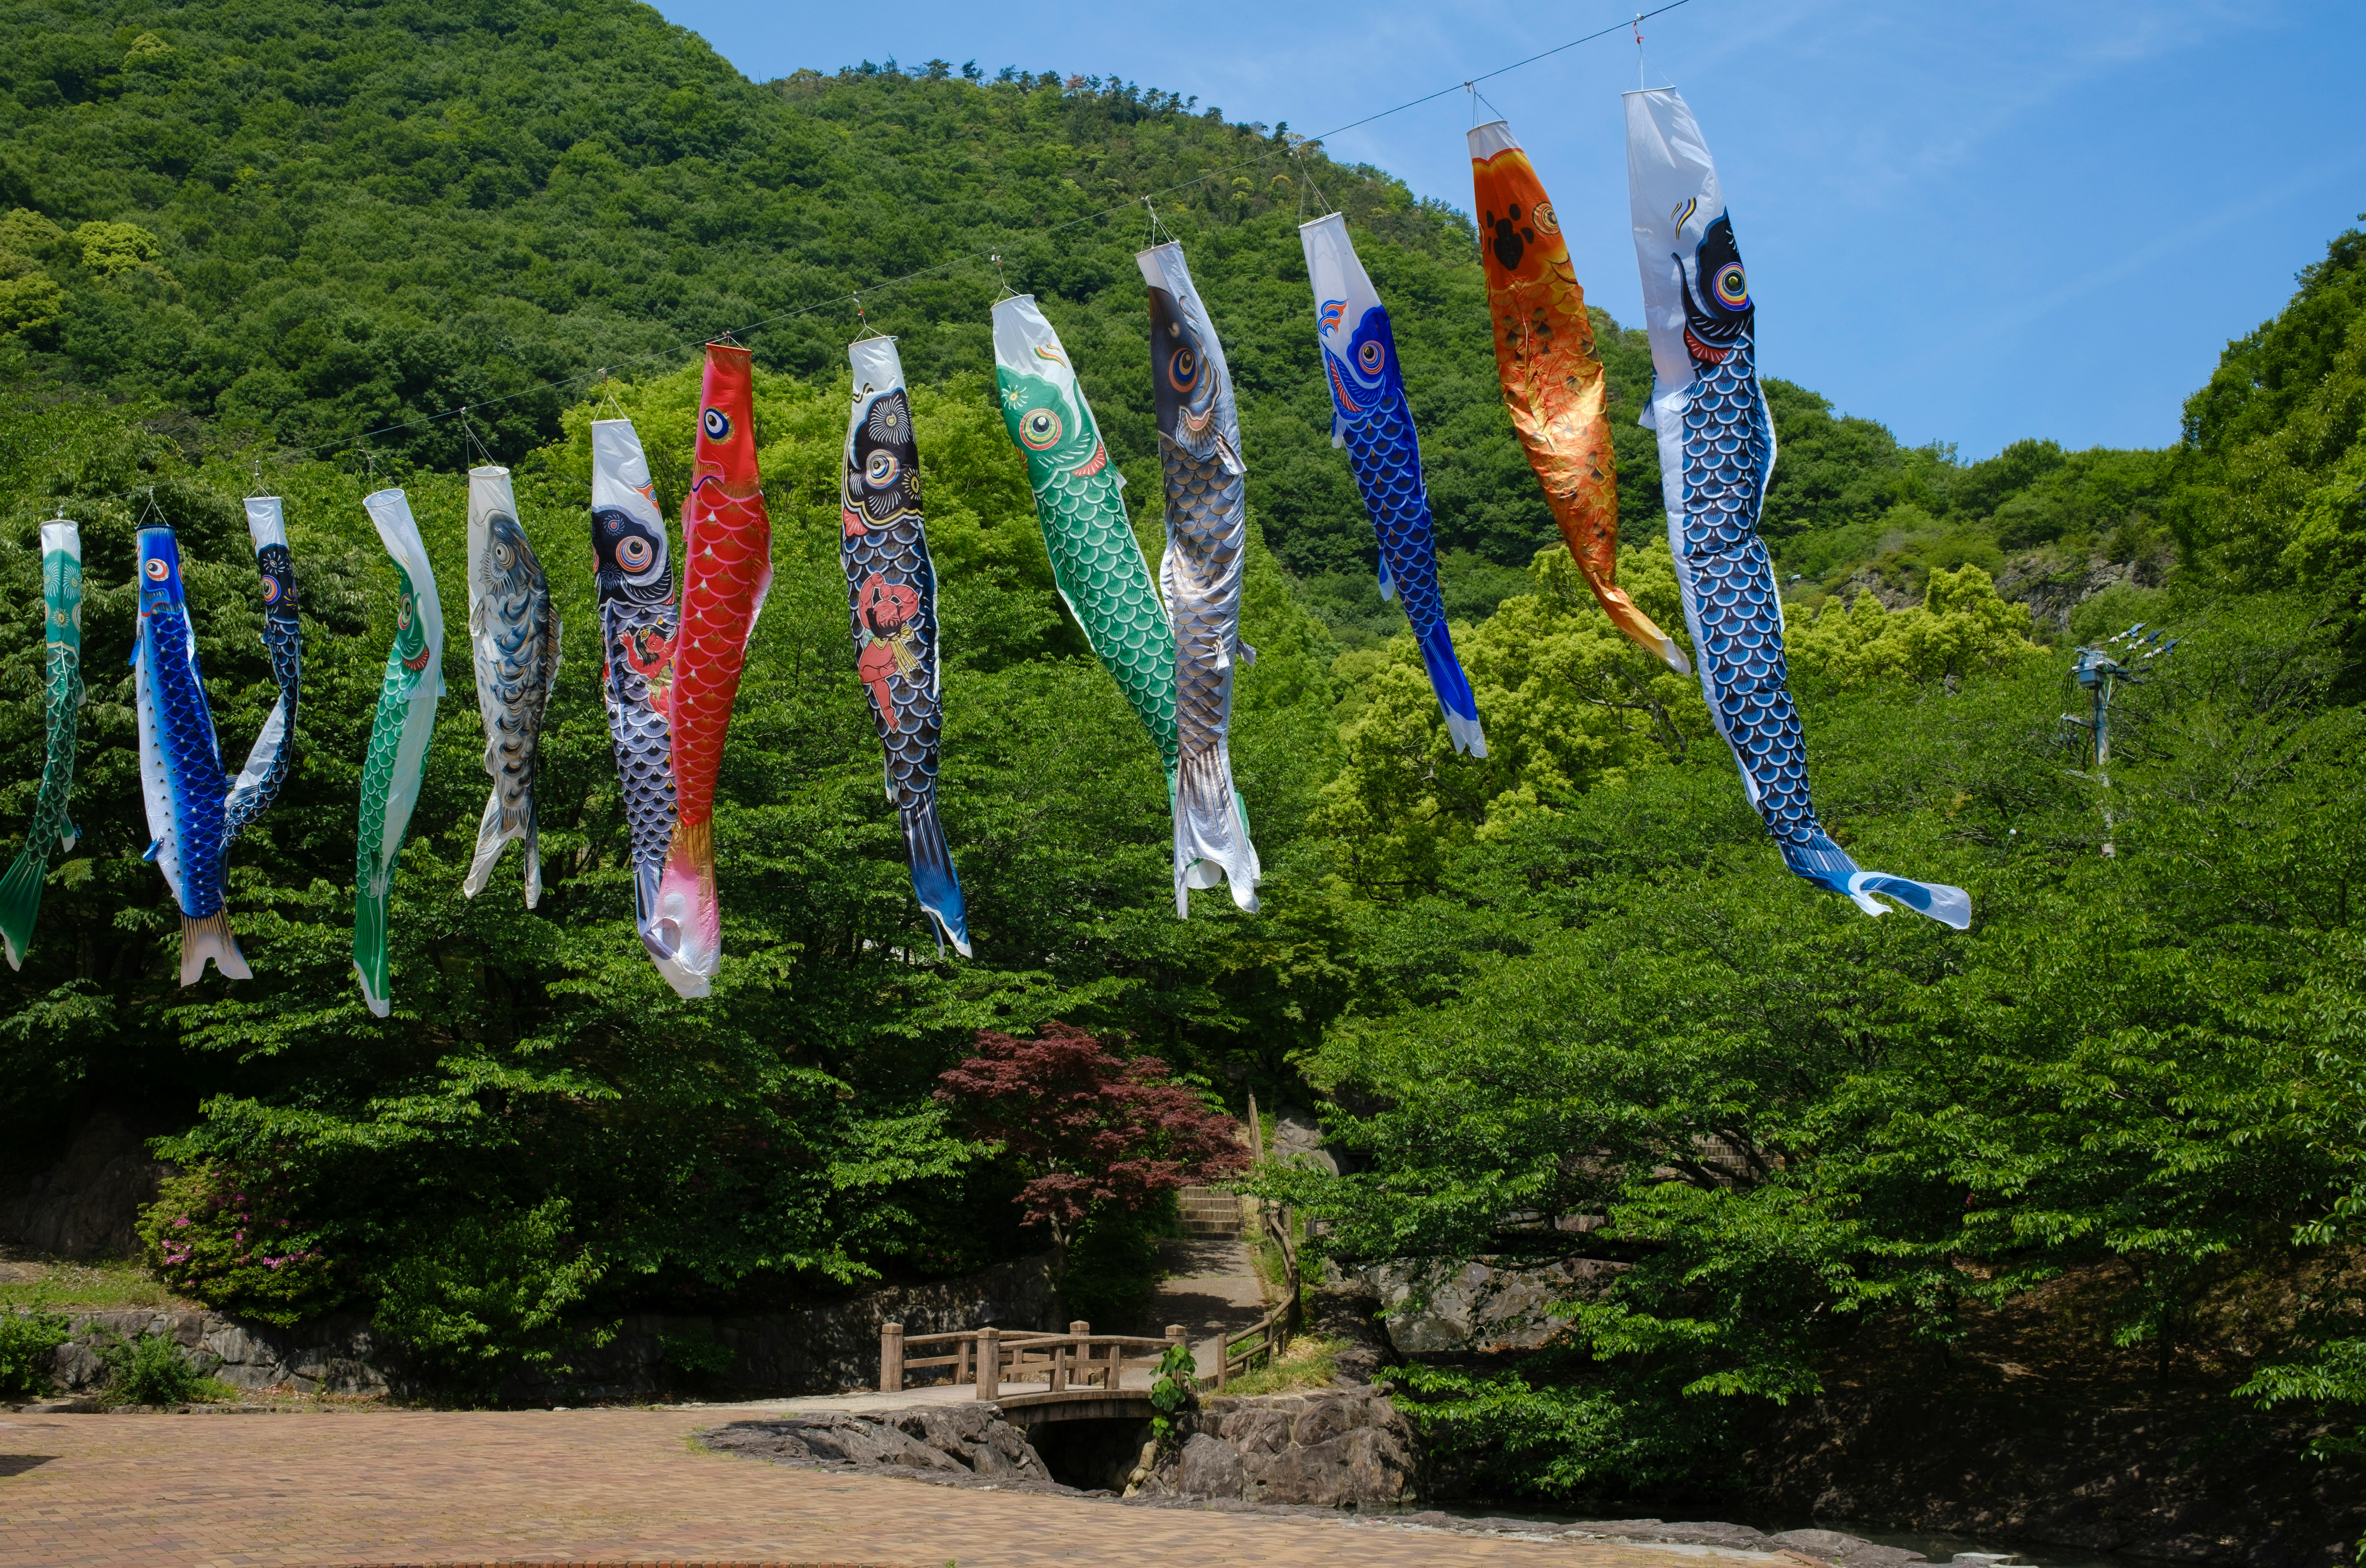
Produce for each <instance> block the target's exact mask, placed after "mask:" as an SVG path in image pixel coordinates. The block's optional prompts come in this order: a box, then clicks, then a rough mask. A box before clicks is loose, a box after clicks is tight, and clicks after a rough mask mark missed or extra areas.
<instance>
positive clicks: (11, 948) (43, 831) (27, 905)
mask: <svg viewBox="0 0 2366 1568" xmlns="http://www.w3.org/2000/svg"><path fill="white" fill-rule="evenodd" d="M41 613H42V621H43V629H42V639H43V641H44V642H45V643H46V644H47V645H48V646H47V650H46V675H47V680H46V690H45V693H44V695H43V707H44V716H45V718H46V719H47V728H48V732H49V733H48V739H47V742H46V747H45V754H44V756H43V759H42V762H41V793H40V795H39V797H38V798H37V799H36V800H35V801H34V802H33V819H32V820H31V821H30V822H28V823H27V824H26V825H25V847H24V849H22V850H21V851H19V852H17V859H16V863H14V864H12V865H10V866H9V868H8V874H7V875H6V876H5V877H0V941H5V942H6V947H7V954H8V967H9V968H11V969H21V968H23V967H24V964H25V953H26V952H27V951H28V949H30V948H31V946H32V945H33V925H34V922H35V921H36V920H38V919H39V918H40V913H41V886H42V884H43V883H44V882H45V881H46V880H47V879H48V876H49V872H50V857H51V855H53V854H64V853H65V852H67V851H69V850H71V849H73V847H74V840H76V839H78V838H80V837H81V836H82V834H81V830H80V829H77V828H76V827H75V826H74V825H73V821H72V820H71V819H69V818H68V817H67V816H66V807H67V797H68V796H69V795H72V794H73V776H74V744H75V739H76V731H77V730H78V729H79V728H81V716H82V704H83V688H82V531H81V529H80V528H78V527H77V526H76V525H73V524H72V523H70V522H67V521H66V520H65V519H64V518H60V519H58V520H57V521H56V522H54V523H44V524H42V525H41Z"/></svg>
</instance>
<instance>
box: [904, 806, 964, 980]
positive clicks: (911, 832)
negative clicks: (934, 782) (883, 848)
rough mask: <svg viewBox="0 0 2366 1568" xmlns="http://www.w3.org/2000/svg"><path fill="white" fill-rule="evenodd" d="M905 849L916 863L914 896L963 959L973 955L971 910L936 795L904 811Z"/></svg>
mask: <svg viewBox="0 0 2366 1568" xmlns="http://www.w3.org/2000/svg"><path fill="white" fill-rule="evenodd" d="M903 816H904V852H905V853H906V854H907V856H908V857H909V858H910V860H911V863H912V896H913V897H916V898H918V900H919V901H920V908H923V909H926V910H927V911H928V912H929V918H930V919H933V920H935V921H936V922H937V929H938V930H939V931H942V932H944V933H945V938H946V940H947V941H949V942H952V944H953V951H954V952H956V953H960V954H961V955H962V956H963V958H967V957H969V956H970V951H969V912H968V909H967V908H966V907H965V906H964V905H963V902H962V890H961V875H960V874H959V873H958V872H956V871H954V869H953V856H952V850H951V849H949V848H948V847H947V846H946V844H945V825H944V822H943V820H942V819H941V818H939V817H938V816H937V797H936V796H935V795H929V796H927V797H926V798H925V799H923V800H921V801H920V802H919V804H918V805H917V806H912V807H906V808H905V811H904V814H903Z"/></svg>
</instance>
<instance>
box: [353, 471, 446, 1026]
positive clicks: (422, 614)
mask: <svg viewBox="0 0 2366 1568" xmlns="http://www.w3.org/2000/svg"><path fill="white" fill-rule="evenodd" d="M362 505H363V506H365V507H366V508H368V510H369V514H370V521H371V522H372V523H374V524H376V525H377V536H378V538H379V539H380V540H381V541H382V542H383V543H384V544H385V546H386V553H387V554H388V555H389V556H392V557H393V558H394V570H395V573H396V575H397V576H398V577H400V579H401V581H402V595H401V597H400V599H398V600H397V601H396V602H395V607H394V647H393V648H392V649H389V651H388V653H387V656H386V678H385V680H384V681H383V682H381V683H380V684H379V686H378V691H377V716H376V717H375V718H373V719H372V720H371V721H370V739H369V752H368V754H367V756H366V758H365V759H364V760H363V762H362V807H361V827H360V831H359V833H358V835H357V844H356V865H355V886H354V971H355V974H357V975H359V976H361V983H362V999H363V1000H364V1001H366V1002H367V1003H368V1004H369V1010H370V1011H372V1012H374V1013H376V1014H377V1016H378V1017H380V1018H384V1017H385V1016H386V1015H387V1014H388V1012H389V1011H390V1010H392V1008H393V1005H394V1004H393V998H392V996H391V995H390V987H389V976H388V969H389V962H388V958H387V945H386V918H387V907H388V904H389V901H390V900H391V898H392V897H393V895H394V867H395V862H396V861H397V860H399V859H400V857H401V855H402V838H403V835H404V834H405V833H406V832H408V831H409V830H410V828H411V807H414V806H416V805H418V804H419V786H420V785H421V784H423V782H424V781H425V779H426V777H427V745H428V742H429V741H430V740H432V739H434V736H435V701H436V699H437V698H438V697H441V696H442V695H443V694H444V606H443V604H441V603H440V602H439V601H438V600H437V599H436V597H435V574H434V571H433V570H430V569H429V567H428V564H427V546H426V545H425V543H424V542H423V541H422V540H421V538H420V537H419V525H418V524H417V523H415V522H413V521H412V520H411V502H410V501H409V499H408V498H406V497H405V496H404V495H403V493H402V491H399V490H382V491H377V492H376V493H374V494H371V495H368V496H366V497H364V498H363V501H362Z"/></svg>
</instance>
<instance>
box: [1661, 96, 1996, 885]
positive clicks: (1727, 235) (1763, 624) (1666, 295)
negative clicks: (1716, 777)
mask: <svg viewBox="0 0 2366 1568" xmlns="http://www.w3.org/2000/svg"><path fill="white" fill-rule="evenodd" d="M1627 175H1628V195H1629V197H1630V201H1631V205H1632V209H1633V213H1634V224H1635V252H1636V257H1637V259H1638V261H1639V263H1640V265H1641V267H1642V273H1643V307H1644V316H1645V321H1646V324H1647V326H1648V327H1649V328H1650V332H1651V361H1652V368H1653V370H1654V371H1655V372H1656V373H1657V383H1658V384H1657V385H1656V386H1655V387H1654V388H1653V389H1652V395H1651V405H1650V407H1649V408H1647V409H1646V410H1645V411H1644V415H1643V423H1644V424H1646V425H1647V426H1650V427H1651V428H1652V429H1654V430H1655V431H1657V433H1658V434H1659V438H1660V469H1661V474H1662V484H1663V486H1664V488H1665V491H1666V498H1667V507H1668V546H1669V548H1670V550H1671V551H1672V552H1673V555H1674V557H1675V567H1676V582H1677V586H1678V587H1679V588H1681V589H1682V590H1683V593H1684V619H1685V622H1686V623H1687V625H1688V626H1689V627H1690V629H1691V631H1692V638H1693V649H1694V652H1695V653H1696V655H1697V656H1698V660H1699V664H1700V678H1701V689H1702V691H1703V692H1705V693H1706V694H1707V697H1708V711H1709V717H1710V718H1711V720H1712V721H1713V722H1715V724H1716V725H1717V728H1718V733H1719V734H1721V735H1723V736H1724V737H1725V740H1726V744H1727V745H1729V746H1730V747H1731V748H1732V749H1733V760H1734V761H1735V763H1736V764H1737V765H1738V766H1739V767H1740V768H1741V783H1742V787H1743V788H1745V789H1746V790H1748V791H1749V793H1750V803H1751V805H1752V807H1756V808H1757V811H1758V815H1759V817H1760V818H1761V819H1762V820H1763V821H1764V822H1765V824H1766V828H1767V831H1769V832H1770V833H1772V834H1773V835H1774V836H1775V847H1776V848H1777V849H1779V850H1780V851H1781V852H1782V853H1783V860H1784V863H1786V864H1787V865H1788V866H1789V867H1790V868H1791V870H1792V872H1793V873H1794V874H1797V875H1799V876H1802V877H1805V878H1806V879H1807V880H1808V881H1809V882H1812V883H1814V884H1815V885H1816V886H1819V887H1825V888H1829V889H1831V891H1832V892H1835V893H1840V894H1844V895H1846V896H1847V897H1850V898H1852V899H1853V900H1854V901H1855V902H1856V904H1857V907H1858V908H1862V909H1864V910H1865V912H1866V913H1867V914H1870V915H1886V914H1887V913H1888V912H1889V909H1888V907H1887V905H1885V904H1883V903H1882V902H1881V901H1880V900H1879V899H1877V898H1876V897H1874V895H1875V894H1876V893H1879V894H1883V895H1885V896H1887V897H1891V898H1895V899H1897V900H1898V902H1899V903H1901V904H1903V905H1905V906H1906V907H1907V908H1910V909H1914V910H1918V911H1920V912H1921V913H1922V914H1925V915H1928V916H1930V917H1931V918H1932V919H1934V920H1939V921H1942V922H1943V923H1944V924H1946V925H1950V926H1953V927H1955V929H1956V930H1957V931H1962V930H1964V929H1965V928H1966V927H1967V926H1969V925H1970V924H1971V920H1972V901H1971V898H1970V897H1969V896H1967V895H1966V893H1965V892H1964V890H1963V889H1962V888H1960V887H1949V886H1944V885H1941V884H1936V883H1925V882H1915V881H1912V880H1910V879H1909V878H1907V877H1903V876H1892V875H1889V874H1887V873H1884V872H1875V871H1865V870H1862V869H1860V868H1859V867H1858V865H1857V863H1856V862H1855V861H1853V860H1852V859H1850V858H1849V854H1848V852H1847V851H1845V850H1843V849H1842V848H1841V847H1840V846H1839V845H1838V844H1836V843H1834V842H1832V840H1831V836H1830V835H1829V834H1827V833H1826V832H1825V831H1824V829H1823V826H1822V824H1820V823H1819V822H1818V821H1817V820H1816V808H1815V804H1814V802H1813V801H1812V800H1811V799H1810V798H1809V796H1808V765H1807V744H1806V740H1805V738H1804V737H1803V735H1802V734H1801V731H1800V727H1799V710H1798V708H1797V705H1795V704H1794V703H1793V702H1792V700H1791V689H1790V671H1789V669H1788V666H1787V665H1786V662H1785V660H1784V655H1783V602H1782V597H1781V594H1780V592H1779V591H1778V590H1777V589H1776V586H1775V567H1774V562H1773V561H1772V560H1771V559H1770V558H1769V557H1768V556H1767V553H1766V543H1765V541H1764V540H1763V539H1762V538H1761V537H1759V534H1758V518H1759V513H1760V511H1761V510H1762V509H1763V506H1764V505H1765V501H1766V482H1767V479H1768V478H1769V476H1770V475H1771V474H1772V473H1773V472H1774V468H1775V424H1774V420H1773V418H1772V416H1771V415H1770V414H1769V413H1768V412H1767V408H1766V398H1765V394H1764V393H1763V391H1762V390H1761V389H1760V388H1759V385H1758V367H1757V360H1756V344H1755V336H1754V328H1755V325H1756V320H1757V306H1756V303H1755V301H1754V300H1753V299H1752V298H1751V294H1750V278H1749V274H1748V272H1747V271H1746V270H1745V269H1744V268H1743V266H1742V265H1741V251H1740V249H1739V248H1738V247H1737V246H1736V244H1735V243H1734V238H1733V223H1732V220H1731V219H1730V218H1729V217H1728V216H1727V214H1726V209H1725V197H1724V195H1723V193H1722V192H1721V191H1720V189H1719V188H1718V180H1717V166H1716V164H1715V163H1714V162H1713V161H1712V160H1711V159H1710V157H1709V153H1708V146H1707V142H1706V141H1703V140H1702V138H1701V133H1700V127H1699V126H1698V125H1697V124H1696V123H1695V122H1694V120H1693V116H1692V110H1691V109H1690V108H1688V107H1685V104H1684V99H1683V98H1681V97H1679V96H1677V95H1676V94H1675V93H1674V92H1673V90H1671V89H1666V88H1662V89H1657V90H1654V91H1651V92H1635V93H1629V94H1628V95H1627Z"/></svg>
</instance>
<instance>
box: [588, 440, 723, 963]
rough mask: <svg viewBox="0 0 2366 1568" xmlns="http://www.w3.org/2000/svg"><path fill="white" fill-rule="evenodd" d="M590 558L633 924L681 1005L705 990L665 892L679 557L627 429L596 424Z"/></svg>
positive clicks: (679, 913)
mask: <svg viewBox="0 0 2366 1568" xmlns="http://www.w3.org/2000/svg"><path fill="white" fill-rule="evenodd" d="M591 556H592V560H593V562H594V564H595V573H596V579H597V589H598V593H599V601H600V660H601V665H600V690H601V694H602V696H603V699H604V700H605V702H606V704H607V708H608V737H609V739H610V741H611V742H612V743H613V744H614V750H615V753H616V786H617V788H618V789H619V790H620V791H622V792H623V795H624V797H625V827H626V829H627V830H628V832H629V834H630V837H631V841H632V862H633V923H634V924H635V926H637V928H638V929H639V931H640V933H641V946H642V947H643V948H644V949H645V950H647V952H648V955H649V962H650V963H652V964H656V965H657V969H658V973H659V975H662V976H665V981H666V984H667V985H669V986H671V987H673V988H674V990H675V992H676V993H677V994H679V995H681V996H684V997H702V996H704V995H705V994H706V982H705V981H704V979H703V978H701V977H700V976H696V975H693V974H692V973H691V972H690V971H689V970H688V969H686V968H684V967H683V966H682V926H683V923H684V921H685V919H687V917H688V915H689V913H690V910H689V907H688V902H687V900H682V901H680V907H677V908H667V907H666V905H665V902H664V899H663V897H661V895H660V893H659V878H660V877H661V875H662V874H663V873H664V870H665V859H666V849H667V847H668V846H669V845H670V844H671V843H672V841H673V821H674V814H673V735H672V728H671V727H670V724H669V723H668V721H667V718H666V715H667V713H668V712H669V711H670V708H671V705H672V702H673V642H674V626H675V625H676V622H677V618H678V614H679V613H678V611H677V610H676V608H675V606H674V599H673V554H672V552H671V550H670V548H669V547H667V544H666V527H665V513H664V512H663V510H662V509H661V508H659V505H658V497H657V489H656V487H655V486H654V485H653V484H651V483H650V480H649V465H648V458H647V457H645V456H644V455H643V454H642V452H641V438H640V435H639V434H638V433H637V432H636V431H635V430H634V429H633V422H632V421H630V420H628V419H602V420H594V421H592V422H591Z"/></svg>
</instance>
